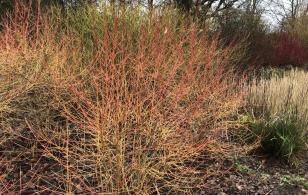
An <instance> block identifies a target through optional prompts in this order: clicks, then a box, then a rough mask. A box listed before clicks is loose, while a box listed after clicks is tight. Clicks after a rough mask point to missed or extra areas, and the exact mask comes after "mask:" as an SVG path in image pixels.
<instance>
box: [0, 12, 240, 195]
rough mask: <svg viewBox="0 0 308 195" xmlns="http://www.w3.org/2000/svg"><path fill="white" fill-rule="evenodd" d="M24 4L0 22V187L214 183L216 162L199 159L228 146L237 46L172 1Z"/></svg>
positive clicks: (148, 188) (147, 188) (149, 189)
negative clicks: (147, 7) (153, 4)
mask: <svg viewBox="0 0 308 195" xmlns="http://www.w3.org/2000/svg"><path fill="white" fill-rule="evenodd" d="M15 10H17V12H16V13H15V14H13V16H12V18H11V19H10V20H8V21H7V23H6V25H5V28H4V30H3V31H2V32H1V34H0V40H1V43H0V79H1V83H0V94H1V96H0V105H1V110H0V129H1V131H0V138H1V140H0V151H1V153H0V156H1V158H0V161H1V163H0V176H1V177H0V191H1V192H3V193H8V192H16V193H17V192H20V193H51V192H53V193H64V192H66V193H98V192H100V193H112V194H113V193H137V194H138V193H146V194H151V193H155V192H158V193H159V192H191V191H192V190H197V189H199V188H206V187H209V186H204V179H206V178H207V177H209V176H211V175H212V174H217V170H211V169H210V168H208V167H202V166H199V165H201V164H204V163H201V164H199V163H200V161H204V160H206V156H204V154H207V156H208V155H209V154H211V155H215V154H220V156H222V155H221V154H223V153H224V152H225V148H226V147H224V146H223V145H221V144H220V142H219V138H220V137H221V136H222V135H223V132H225V130H226V129H228V128H229V127H230V126H231V124H230V123H229V122H228V121H229V117H230V116H232V115H233V114H234V113H235V111H236V109H237V107H238V106H239V104H240V103H241V94H238V93H237V91H236V84H238V80H235V79H234V77H233V73H232V70H231V68H230V67H232V65H233V64H232V63H233V62H234V56H236V54H235V52H234V51H235V49H233V48H224V49H223V48H220V47H219V46H218V45H219V44H218V41H217V40H215V39H209V38H208V36H207V33H206V31H200V30H199V29H198V27H197V25H195V24H193V23H189V22H187V20H184V18H182V17H181V16H180V15H176V14H175V13H174V12H171V11H170V12H168V11H166V12H165V13H164V15H155V14H153V15H151V16H148V15H146V14H145V13H142V12H140V11H130V10H126V12H125V13H123V12H121V11H115V9H112V8H102V9H101V10H100V12H98V11H97V9H93V8H90V7H88V8H84V9H79V10H78V9H77V10H72V11H71V10H67V13H66V14H65V15H61V14H62V13H61V11H59V10H57V9H52V11H50V12H45V11H44V12H43V13H44V14H40V13H42V12H38V11H36V12H35V13H36V14H40V15H37V17H35V16H34V17H31V18H30V17H26V19H23V20H20V18H21V17H24V16H28V15H31V13H32V12H31V11H32V10H31V9H15ZM32 16H33V15H32ZM21 21H22V22H21Z"/></svg>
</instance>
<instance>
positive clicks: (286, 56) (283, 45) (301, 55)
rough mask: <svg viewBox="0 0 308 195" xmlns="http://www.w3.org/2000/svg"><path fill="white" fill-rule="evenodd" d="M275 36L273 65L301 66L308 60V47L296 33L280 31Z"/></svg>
mask: <svg viewBox="0 0 308 195" xmlns="http://www.w3.org/2000/svg"><path fill="white" fill-rule="evenodd" d="M273 36H274V37H273V51H272V54H271V56H272V57H271V64H272V65H273V66H286V65H293V66H301V65H303V64H305V63H307V62H308V48H307V46H305V45H304V44H303V43H302V42H301V41H300V39H299V38H298V37H297V36H296V35H295V34H291V33H279V34H276V35H273Z"/></svg>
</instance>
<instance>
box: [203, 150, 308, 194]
mask: <svg viewBox="0 0 308 195" xmlns="http://www.w3.org/2000/svg"><path fill="white" fill-rule="evenodd" d="M225 164H230V167H231V168H230V170H229V171H228V172H227V173H226V174H224V175H223V176H221V177H212V178H209V179H207V180H206V183H207V186H209V188H208V189H207V190H204V191H201V192H198V193H197V194H200V195H203V194H211V195H215V194H217V195H226V194H228V195H229V194H242V195H244V194H260V195H261V194H262V195H263V194H273V195H284V194H285V195H292V194H296V195H297V194H298V195H301V194H302V195H306V194H307V195H308V157H307V155H306V157H305V158H304V159H303V160H302V161H301V163H300V164H299V165H298V166H296V167H294V166H290V165H288V164H287V163H286V162H281V161H279V160H277V159H271V158H269V157H266V156H264V155H262V156H257V155H247V156H242V157H238V158H237V159H233V160H228V162H225Z"/></svg>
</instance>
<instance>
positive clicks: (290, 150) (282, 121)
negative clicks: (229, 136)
mask: <svg viewBox="0 0 308 195" xmlns="http://www.w3.org/2000/svg"><path fill="white" fill-rule="evenodd" d="M245 118H248V119H247V120H244V119H245ZM244 119H242V122H245V123H246V125H247V127H248V129H249V130H250V131H249V133H250V136H247V137H248V139H246V142H248V143H254V142H255V141H259V143H260V145H259V146H260V147H261V149H262V150H263V151H264V152H266V153H268V154H271V155H274V156H276V157H282V158H285V159H287V160H291V159H292V157H294V156H295V155H297V154H299V153H301V152H303V151H305V150H306V149H307V138H306V137H305V130H306V129H305V126H304V125H302V123H300V122H298V121H297V120H296V118H294V117H292V116H288V115H285V116H268V117H266V116H263V118H259V119H256V118H255V119H252V118H251V116H246V117H244Z"/></svg>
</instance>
